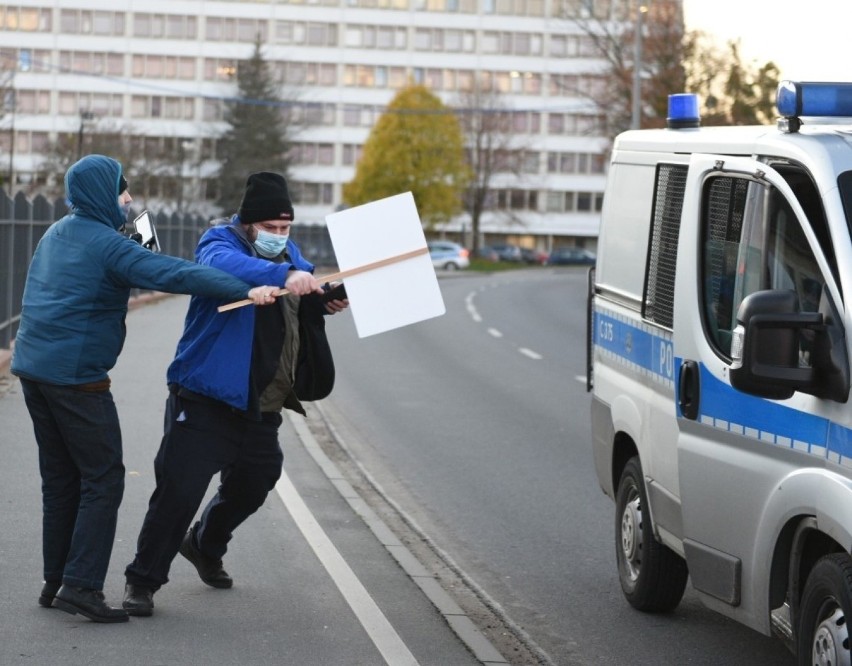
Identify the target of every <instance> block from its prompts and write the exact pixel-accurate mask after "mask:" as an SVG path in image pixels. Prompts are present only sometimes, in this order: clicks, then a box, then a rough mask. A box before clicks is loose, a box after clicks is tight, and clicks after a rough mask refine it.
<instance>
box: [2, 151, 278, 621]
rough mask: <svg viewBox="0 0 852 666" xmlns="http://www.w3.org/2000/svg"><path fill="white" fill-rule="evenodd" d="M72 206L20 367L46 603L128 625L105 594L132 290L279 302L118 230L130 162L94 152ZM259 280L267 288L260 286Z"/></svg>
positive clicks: (41, 286) (32, 282)
mask: <svg viewBox="0 0 852 666" xmlns="http://www.w3.org/2000/svg"><path fill="white" fill-rule="evenodd" d="M65 194H66V198H67V200H68V202H69V204H70V213H69V214H68V215H66V216H65V217H63V218H62V219H61V220H59V221H58V222H56V223H54V224H52V225H51V226H50V228H49V229H48V230H47V232H45V234H44V236H43V237H42V239H41V240H40V241H39V243H38V246H37V247H36V251H35V253H34V255H33V258H32V262H31V263H30V267H29V272H28V274H27V281H26V285H25V287H24V296H23V308H22V312H21V323H20V327H19V329H18V332H17V335H16V337H15V347H14V351H13V355H12V364H11V369H12V372H13V373H14V374H15V375H17V376H18V377H19V378H20V381H21V388H22V391H23V394H24V399H25V401H26V405H27V409H28V410H29V413H30V416H31V418H32V421H33V428H34V431H35V438H36V442H37V443H38V448H39V470H40V472H41V478H42V500H43V518H42V554H43V559H44V572H43V573H44V584H43V586H42V591H41V596H40V597H39V600H38V602H39V604H41V605H42V606H45V607H49V606H51V605H53V606H54V607H56V608H61V609H62V610H64V611H67V612H69V613H72V614H76V613H80V614H82V615H83V616H85V617H87V618H89V619H91V620H93V621H95V622H125V621H127V619H128V616H127V613H126V611H124V610H123V609H121V608H112V607H110V606H108V605H107V604H106V602H105V600H104V595H103V591H102V590H103V584H104V578H105V576H106V572H107V568H108V566H109V560H110V555H111V553H112V546H113V539H114V537H115V529H116V519H117V515H118V507H119V504H120V503H121V499H122V495H123V493H124V465H123V463H122V443H121V428H120V424H119V421H118V414H117V412H116V408H115V403H114V402H113V398H112V394H111V392H110V379H109V375H108V373H109V371H110V370H111V369H112V367H113V366H114V365H115V362H116V360H117V358H118V355H119V353H120V352H121V349H122V346H123V344H124V338H125V315H126V314H127V307H128V300H129V297H130V290H131V288H134V287H136V288H142V289H152V290H157V291H165V292H170V293H180V294H202V295H204V296H206V297H208V298H211V299H219V300H220V302H228V301H233V300H235V299H243V298H246V297H248V298H250V299H252V301H253V302H254V303H255V304H257V305H260V304H267V303H272V302H274V296H273V294H274V293H275V291H276V287H270V286H254V287H252V286H251V284H250V283H248V282H247V281H244V280H241V279H238V278H235V277H234V276H233V275H230V274H228V273H225V272H224V271H220V270H216V269H213V268H210V267H206V266H198V265H196V264H194V263H192V262H190V261H186V260H184V259H178V258H176V257H169V256H165V255H159V254H155V253H153V252H151V251H149V250H147V249H145V248H143V247H142V246H140V245H139V244H138V243H136V242H135V241H134V240H131V239H130V238H127V237H125V236H124V235H123V234H122V233H120V231H119V230H120V229H122V228H123V227H124V225H125V222H126V219H127V212H128V209H129V205H130V202H131V201H132V198H131V197H130V193H129V192H128V191H127V181H126V180H125V178H124V175H123V174H122V168H121V164H119V163H118V162H117V161H116V160H114V159H112V158H109V157H105V156H103V155H89V156H87V157H84V158H83V159H81V160H79V161H78V162H76V163H75V164H74V165H72V166H71V167H70V168H69V169H68V172H67V173H66V174H65ZM253 284H255V285H262V283H259V282H256V283H253Z"/></svg>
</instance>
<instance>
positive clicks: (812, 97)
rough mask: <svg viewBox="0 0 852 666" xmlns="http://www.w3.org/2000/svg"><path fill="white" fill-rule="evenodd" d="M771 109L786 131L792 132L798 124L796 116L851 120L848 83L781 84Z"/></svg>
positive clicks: (851, 95)
mask: <svg viewBox="0 0 852 666" xmlns="http://www.w3.org/2000/svg"><path fill="white" fill-rule="evenodd" d="M775 107H776V108H777V109H778V113H779V114H780V115H781V117H782V118H783V119H784V120H786V121H787V123H788V124H790V125H791V126H790V129H788V130H787V131H793V132H795V131H797V130H798V126H799V125H800V124H801V122H800V121H799V117H800V116H822V117H826V118H843V117H850V118H852V83H822V82H808V83H801V82H798V81H782V82H781V83H779V84H778V93H777V96H776V99H775ZM790 121H792V122H790ZM779 125H780V123H779Z"/></svg>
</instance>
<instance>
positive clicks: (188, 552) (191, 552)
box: [180, 529, 234, 589]
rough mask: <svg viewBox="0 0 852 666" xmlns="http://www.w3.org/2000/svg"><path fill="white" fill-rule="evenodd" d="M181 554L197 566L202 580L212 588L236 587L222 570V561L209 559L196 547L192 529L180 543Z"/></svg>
mask: <svg viewBox="0 0 852 666" xmlns="http://www.w3.org/2000/svg"><path fill="white" fill-rule="evenodd" d="M180 554H181V555H183V556H184V557H185V558H186V559H188V560H189V561H190V562H192V564H193V565H195V568H196V569H197V570H198V575H199V576H201V580H203V581H204V582H205V583H207V584H208V585H209V586H210V587H218V588H222V589H225V588H229V587H232V586H233V585H234V580H233V579H232V578H231V577H230V576H229V575H228V573H227V572H226V571H225V570H224V569H223V568H222V560H214V559H213V558H212V557H207V555H205V554H204V553H202V552H201V551H200V550H198V548H196V547H195V542H194V539H193V530H192V529H190V530H189V531H188V532H187V533H186V536H184V537H183V541H181V542H180Z"/></svg>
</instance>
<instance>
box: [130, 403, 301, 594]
mask: <svg viewBox="0 0 852 666" xmlns="http://www.w3.org/2000/svg"><path fill="white" fill-rule="evenodd" d="M165 421H166V424H165V433H164V435H163V440H162V442H161V443H160V450H159V451H158V452H157V457H156V458H155V459H154V473H155V478H156V482H157V487H156V489H155V490H154V493H153V494H152V495H151V499H150V501H149V503H148V512H147V513H146V515H145V520H144V522H143V523H142V529H141V531H140V532H139V539H138V541H137V544H136V557H135V558H134V560H133V562H131V563H130V564H129V565H128V566H127V569H126V570H125V577H126V579H127V582H128V583H132V584H134V585H144V586H146V587H150V588H152V589H154V590H157V589H159V588H160V586H162V585H164V584H165V583H166V582H168V579H169V578H168V574H169V568H170V567H171V563H172V560H174V558H175V555H177V553H178V549H179V548H180V543H181V541H182V540H183V537H184V535H185V534H186V531H187V529H188V528H189V525H190V523H191V522H192V519H193V517H194V516H195V514H196V512H197V511H198V508H199V506H200V505H201V502H202V500H203V499H204V495H205V494H206V492H207V488H208V486H209V485H210V480H211V479H212V478H213V476H215V475H216V474H217V473H219V472H221V483H220V485H219V489H218V492H217V493H216V495H215V496H214V497H213V498H212V499H211V500H210V502H209V503H208V504H207V506H206V507H205V509H204V512H203V513H202V515H201V519H200V520H199V521H198V522H197V523H196V528H195V531H196V539H197V544H196V545H197V546H198V548H199V550H201V552H202V553H204V554H205V555H207V556H209V557H211V558H214V559H221V558H222V556H223V555H224V554H225V552H226V551H227V548H228V542H229V541H230V540H231V537H232V536H233V531H234V530H235V529H236V528H237V526H239V525H240V524H241V523H243V521H245V519H246V518H248V517H249V516H250V515H251V514H253V513H254V512H255V511H257V510H258V509H259V508H260V507H261V505H262V504H263V502H264V501H265V500H266V496H267V495H268V494H269V491H270V490H272V489H273V488H274V487H275V483H276V482H277V481H278V479H279V478H280V477H281V466H282V464H283V461H284V456H283V454H282V453H281V447H280V445H279V444H278V428H279V426H280V425H281V421H282V418H281V414H278V413H265V414H263V419H262V420H261V421H251V420H248V419H246V418H244V417H243V416H240V415H239V414H237V413H235V412H233V411H232V410H231V409H230V408H228V407H227V406H225V405H223V404H220V403H215V404H214V403H210V402H203V401H198V400H188V399H186V398H182V397H180V396H179V395H177V394H175V393H171V394H170V395H169V398H168V401H167V402H166V417H165Z"/></svg>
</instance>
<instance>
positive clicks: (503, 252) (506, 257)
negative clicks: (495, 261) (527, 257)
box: [491, 244, 523, 261]
mask: <svg viewBox="0 0 852 666" xmlns="http://www.w3.org/2000/svg"><path fill="white" fill-rule="evenodd" d="M491 249H492V250H494V251H495V252H496V253H497V256H498V257H500V261H523V257H522V256H521V248H520V247H518V246H517V245H509V244H501V245H492V246H491Z"/></svg>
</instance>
